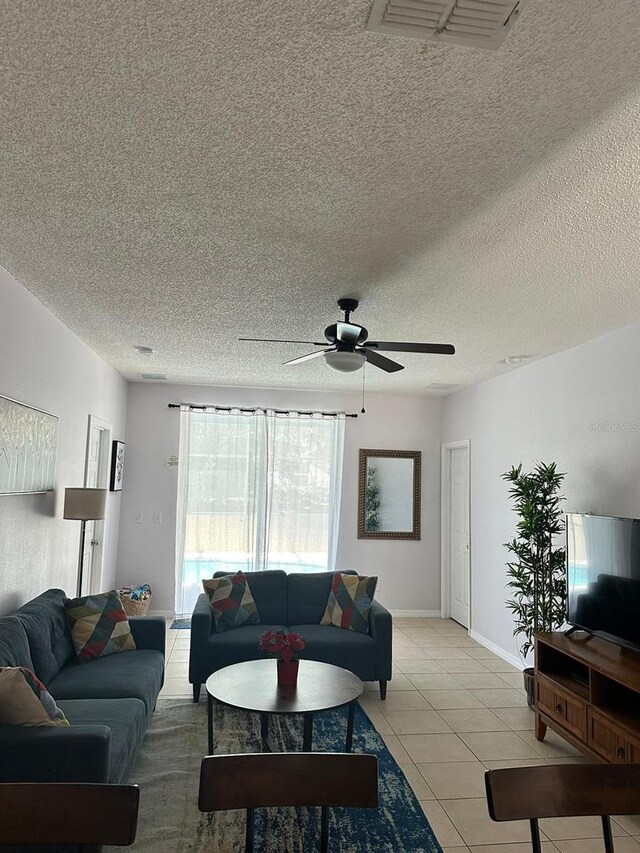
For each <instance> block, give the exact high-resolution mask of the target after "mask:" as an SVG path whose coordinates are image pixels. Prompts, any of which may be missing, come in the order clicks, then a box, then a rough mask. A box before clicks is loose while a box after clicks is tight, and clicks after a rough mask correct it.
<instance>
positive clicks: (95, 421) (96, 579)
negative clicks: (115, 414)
mask: <svg viewBox="0 0 640 853" xmlns="http://www.w3.org/2000/svg"><path fill="white" fill-rule="evenodd" d="M94 429H99V430H100V431H101V433H102V435H101V436H100V455H99V459H100V460H101V461H102V465H101V466H100V470H99V471H98V484H97V485H98V488H100V489H108V488H109V472H110V470H111V468H110V465H111V433H112V432H113V427H112V425H111V424H110V423H108V422H107V421H105V420H103V419H102V418H99V417H97V416H96V415H89V420H88V424H87V446H86V449H85V455H84V480H83V483H84V486H85V487H86V486H87V485H88V483H87V481H88V479H89V461H90V459H89V457H90V453H91V433H92V431H93V430H94ZM96 524H97V525H98V531H97V532H98V536H97V537H96V538H98V539H99V542H100V544H99V545H98V546H96V547H95V548H94V549H93V550H92V552H91V566H90V567H89V573H88V575H87V574H86V571H87V570H86V569H85V567H83V571H84V572H85V574H84V576H85V577H86V578H87V583H88V590H89V594H91V593H94V592H97V591H99V587H100V583H101V581H102V567H103V563H104V532H105V526H106V519H103V520H99V521H94V536H95V533H96V530H95V525H96Z"/></svg>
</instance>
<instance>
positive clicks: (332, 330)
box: [238, 297, 456, 373]
mask: <svg viewBox="0 0 640 853" xmlns="http://www.w3.org/2000/svg"><path fill="white" fill-rule="evenodd" d="M338 307H339V308H340V310H341V311H343V312H344V320H340V321H338V322H337V323H332V324H331V325H330V326H327V328H326V329H325V330H324V336H325V338H326V339H327V340H326V342H325V343H319V342H318V341H291V340H289V341H287V340H282V339H281V338H238V340H240V341H252V342H254V343H264V344H308V345H309V346H312V347H322V349H317V350H315V351H314V352H308V353H305V354H304V355H299V356H296V357H295V358H290V359H289V360H288V361H285V362H284V364H285V365H290V364H301V363H302V362H303V361H310V360H311V359H313V358H318V357H319V356H321V355H323V356H324V360H325V363H326V364H327V365H328V366H329V367H330V368H331V369H332V370H337V371H338V372H339V373H354V372H355V371H356V370H360V368H361V367H362V366H363V365H364V363H365V361H368V362H369V364H371V365H373V367H378V368H380V370H384V371H385V372H386V373H395V372H396V371H398V370H404V365H402V364H399V363H398V362H397V361H392V360H391V359H390V358H387V357H386V356H384V355H381V354H380V351H381V350H383V351H384V350H386V351H388V352H417V353H423V354H426V355H434V354H437V355H454V354H455V351H456V350H455V347H453V346H452V345H451V344H420V343H415V342H411V341H370V340H369V332H368V331H367V330H366V329H365V327H364V326H360V325H358V324H357V323H352V322H351V314H352V312H353V311H355V310H356V308H357V307H358V300H357V299H350V298H346V297H343V298H342V299H338ZM327 343H328V344H329V346H328V347H327Z"/></svg>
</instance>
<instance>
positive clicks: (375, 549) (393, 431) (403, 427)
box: [118, 383, 442, 611]
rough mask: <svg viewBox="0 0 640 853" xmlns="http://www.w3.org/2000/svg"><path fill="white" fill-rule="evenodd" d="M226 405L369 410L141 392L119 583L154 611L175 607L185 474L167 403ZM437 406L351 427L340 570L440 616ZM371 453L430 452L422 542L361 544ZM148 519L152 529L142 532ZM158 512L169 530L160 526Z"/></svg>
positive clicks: (381, 407) (259, 393)
mask: <svg viewBox="0 0 640 853" xmlns="http://www.w3.org/2000/svg"><path fill="white" fill-rule="evenodd" d="M170 402H173V403H180V402H192V403H200V404H202V403H218V404H222V405H248V406H251V405H262V406H274V407H279V408H302V409H307V408H319V409H329V410H336V409H338V410H340V409H344V410H346V411H356V412H357V411H359V409H360V402H359V400H358V399H357V395H338V394H333V393H323V392H317V391H316V392H313V391H297V390H288V391H275V390H273V389H249V388H229V387H224V388H223V387H204V386H190V385H187V386H176V385H165V384H153V385H152V384H141V383H132V384H131V385H130V386H129V399H128V406H127V450H126V464H125V475H124V489H123V504H122V517H121V524H120V544H119V550H118V581H119V582H120V583H122V584H124V583H131V582H135V583H138V582H140V583H143V582H149V583H150V584H151V585H152V587H153V591H154V600H153V609H154V610H160V611H165V610H166V611H172V610H173V607H174V585H175V584H174V570H175V566H174V552H175V527H176V497H177V468H175V467H173V468H172V467H167V466H166V459H167V456H169V455H170V454H177V453H178V440H179V413H178V411H176V410H170V409H167V404H168V403H170ZM441 412H442V403H441V400H440V399H437V398H424V397H406V396H390V395H370V396H369V397H368V399H367V414H366V415H364V416H363V417H359V418H358V419H357V420H352V419H348V420H347V422H346V425H345V456H344V478H343V490H342V507H341V517H340V539H339V543H338V561H337V562H338V566H339V567H342V568H349V567H352V568H356V569H357V570H358V571H360V572H362V573H366V574H371V575H378V576H379V578H380V593H379V596H378V597H379V599H380V600H381V601H382V602H383V603H384V604H385V605H387V606H388V607H391V608H394V609H401V610H435V609H438V610H439V607H440V598H439V596H440V568H439V566H440V562H439V561H440V521H439V513H440V507H439V502H440V428H441V424H440V421H441ZM361 447H367V448H384V449H393V450H421V451H422V453H423V460H422V465H423V480H422V482H423V490H422V540H420V541H417V542H416V541H377V540H359V539H358V538H357V535H356V526H357V503H358V498H357V495H358V451H359V449H360V448H361ZM137 512H141V513H142V514H143V521H142V523H140V524H136V523H134V520H133V519H134V514H135V513H137ZM155 512H161V513H162V518H163V520H162V523H161V524H155V523H153V522H152V515H153V513H155Z"/></svg>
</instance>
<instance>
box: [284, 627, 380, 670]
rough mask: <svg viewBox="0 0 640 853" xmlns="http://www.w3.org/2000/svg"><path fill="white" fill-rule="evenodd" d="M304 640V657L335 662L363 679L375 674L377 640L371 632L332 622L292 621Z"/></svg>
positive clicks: (301, 655) (291, 628)
mask: <svg viewBox="0 0 640 853" xmlns="http://www.w3.org/2000/svg"><path fill="white" fill-rule="evenodd" d="M289 630H290V631H293V632H295V633H296V634H300V636H301V637H302V639H303V640H304V642H305V647H304V649H303V650H302V651H301V652H300V653H299V657H300V658H301V659H304V658H308V659H309V660H317V661H321V662H322V663H332V664H333V665H334V666H341V667H342V668H343V669H348V670H350V671H351V672H354V673H355V674H356V675H357V676H358V677H359V678H362V679H363V680H372V679H375V678H376V675H375V672H376V664H377V651H376V643H375V640H374V639H373V637H371V636H370V635H369V634H360V633H358V632H357V631H342V630H341V629H340V628H335V627H334V626H333V625H291V627H290V629H289Z"/></svg>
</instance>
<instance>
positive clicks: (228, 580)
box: [202, 572, 260, 631]
mask: <svg viewBox="0 0 640 853" xmlns="http://www.w3.org/2000/svg"><path fill="white" fill-rule="evenodd" d="M202 586H203V587H204V591H205V594H206V596H207V598H208V599H209V604H210V606H211V609H212V610H213V618H214V620H215V623H216V631H229V630H231V629H232V628H239V627H240V626H241V625H257V624H259V622H260V614H259V613H258V608H257V607H256V603H255V601H254V598H253V595H252V594H251V589H250V588H249V585H248V583H247V578H246V576H245V573H244V572H236V573H235V575H225V576H223V577H221V578H211V579H210V580H203V581H202Z"/></svg>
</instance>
